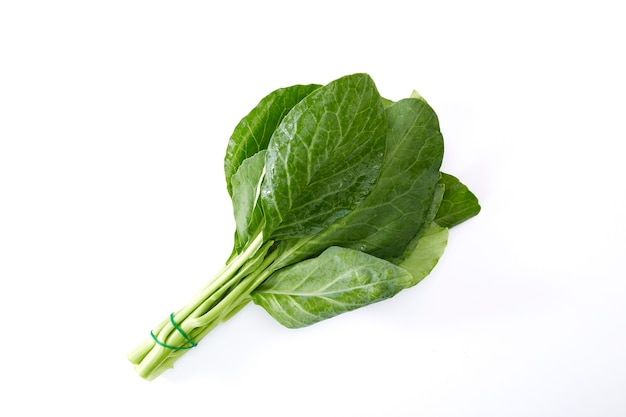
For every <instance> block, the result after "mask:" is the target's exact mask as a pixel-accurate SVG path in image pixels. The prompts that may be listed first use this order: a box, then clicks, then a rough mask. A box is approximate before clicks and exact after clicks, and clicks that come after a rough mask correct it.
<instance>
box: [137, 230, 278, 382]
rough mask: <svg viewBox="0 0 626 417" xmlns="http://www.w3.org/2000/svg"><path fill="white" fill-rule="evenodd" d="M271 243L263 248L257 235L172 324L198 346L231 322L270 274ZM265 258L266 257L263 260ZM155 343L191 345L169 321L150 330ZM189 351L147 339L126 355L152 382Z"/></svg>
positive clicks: (271, 260)
mask: <svg viewBox="0 0 626 417" xmlns="http://www.w3.org/2000/svg"><path fill="white" fill-rule="evenodd" d="M272 243H273V242H271V241H269V242H266V243H265V244H263V237H262V234H259V235H258V236H257V238H256V239H254V240H253V241H252V242H250V244H249V245H248V247H247V249H246V250H245V251H243V252H242V253H241V254H239V255H237V256H235V257H234V258H233V259H231V260H230V262H229V263H228V264H227V265H226V266H225V267H224V268H223V269H222V270H221V271H220V272H219V273H218V274H217V275H216V276H215V277H214V278H213V280H211V282H210V283H209V284H208V285H207V286H206V287H205V288H204V289H202V290H201V291H200V292H199V293H198V294H197V295H196V296H195V297H194V298H193V299H192V300H191V301H190V302H189V303H188V304H187V305H186V306H185V307H183V308H182V309H180V310H179V311H177V312H176V313H175V314H174V321H175V322H176V323H177V324H178V326H179V327H180V328H181V329H182V330H183V331H184V332H185V333H186V334H187V335H188V336H189V337H190V338H191V340H193V341H194V342H195V343H198V342H199V341H200V340H201V339H202V338H203V337H204V336H206V335H207V334H208V333H209V332H210V331H211V330H213V329H214V328H215V327H216V326H217V325H219V324H220V323H223V322H224V321H226V320H228V319H229V318H231V317H232V316H233V315H234V314H236V313H237V312H238V311H239V310H241V309H242V308H243V307H244V306H245V305H247V304H248V303H249V302H250V300H251V298H250V293H251V292H252V291H254V289H256V288H257V287H258V286H259V285H261V283H263V281H265V280H266V279H267V277H268V276H269V275H271V274H272V272H273V269H272V268H270V266H271V265H272V262H273V261H274V257H273V256H272V254H269V255H267V252H268V249H269V248H270V246H271V245H272ZM266 255H267V256H266ZM152 331H153V333H154V335H155V336H156V337H157V339H158V340H159V341H160V342H161V343H163V344H165V345H167V346H172V347H176V348H185V347H189V346H190V343H189V341H188V340H186V339H185V338H184V336H183V335H182V334H181V333H180V332H179V331H178V330H176V328H175V327H174V326H173V325H172V323H171V321H170V319H169V317H168V318H167V319H165V320H163V321H162V322H161V323H160V324H159V325H158V326H157V327H155V328H154V329H152ZM188 350H189V349H180V350H176V349H170V348H168V347H164V346H161V345H159V344H157V343H156V342H155V341H154V339H153V338H152V337H148V338H147V339H146V340H145V341H144V342H143V343H141V344H140V345H139V346H137V347H136V348H135V349H134V350H133V351H131V352H130V353H129V354H128V359H129V360H130V362H132V363H133V364H134V365H135V370H136V371H137V373H138V374H139V375H140V376H141V377H142V378H144V379H147V380H153V379H154V378H156V377H157V376H159V375H160V374H162V373H163V372H164V371H166V370H167V369H169V368H172V367H173V366H174V362H176V360H177V359H178V358H180V357H181V356H182V355H184V354H185V353H186V352H187V351H188Z"/></svg>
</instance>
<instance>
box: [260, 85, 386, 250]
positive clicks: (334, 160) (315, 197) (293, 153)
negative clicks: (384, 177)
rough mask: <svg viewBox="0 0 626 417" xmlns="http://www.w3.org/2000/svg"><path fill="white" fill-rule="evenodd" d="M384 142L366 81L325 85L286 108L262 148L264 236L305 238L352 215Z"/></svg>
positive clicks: (381, 118)
mask: <svg viewBox="0 0 626 417" xmlns="http://www.w3.org/2000/svg"><path fill="white" fill-rule="evenodd" d="M386 134H387V126H386V119H385V113H384V109H383V106H382V101H381V98H380V95H379V94H378V91H377V90H376V86H375V85H374V82H373V81H372V79H371V78H370V77H369V76H368V75H366V74H354V75H350V76H346V77H343V78H340V79H338V80H336V81H333V82H331V83H329V84H327V85H326V86H324V87H322V88H320V89H318V90H316V91H314V92H313V93H311V94H310V95H308V96H307V97H306V98H304V99H303V100H302V101H301V102H300V103H298V104H297V105H296V106H294V108H293V109H292V110H291V111H290V112H289V113H288V114H287V115H286V116H285V117H284V119H283V121H282V122H281V123H280V125H279V126H278V127H277V129H276V131H275V132H274V135H273V136H272V138H271V140H270V143H269V145H268V148H267V155H266V158H265V168H266V172H265V179H264V181H263V184H262V186H261V203H262V208H263V212H264V216H265V229H264V235H265V236H267V237H268V238H270V239H274V240H279V239H288V238H296V237H303V236H307V235H310V234H312V233H315V232H317V231H320V230H322V229H324V228H325V227H327V226H328V225H329V224H331V223H333V222H334V221H336V220H338V219H339V218H341V217H343V216H345V215H346V214H348V213H349V212H350V211H352V210H353V209H354V208H355V207H356V206H357V205H359V204H360V203H361V202H362V201H363V200H364V199H365V198H366V197H367V195H368V194H369V193H370V191H371V189H372V188H373V186H374V184H375V183H376V180H377V179H378V176H379V171H380V166H381V164H382V161H383V157H384V154H385V145H386V143H385V142H386Z"/></svg>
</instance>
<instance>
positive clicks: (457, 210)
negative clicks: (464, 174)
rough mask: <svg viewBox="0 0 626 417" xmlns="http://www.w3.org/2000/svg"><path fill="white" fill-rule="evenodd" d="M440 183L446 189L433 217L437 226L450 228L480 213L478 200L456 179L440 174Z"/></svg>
mask: <svg viewBox="0 0 626 417" xmlns="http://www.w3.org/2000/svg"><path fill="white" fill-rule="evenodd" d="M440 182H441V183H442V184H444V186H445V187H446V188H445V192H444V195H443V200H442V202H441V205H440V206H439V211H438V212H437V216H436V217H435V221H436V222H437V224H438V225H440V226H443V227H447V228H451V227H454V226H456V225H458V224H460V223H463V222H464V221H466V220H467V219H470V218H472V217H474V216H475V215H477V214H478V213H479V212H480V204H479V203H478V198H476V196H475V195H474V194H473V193H472V192H471V191H470V190H469V188H467V187H466V186H465V185H464V184H462V183H461V181H459V180H458V178H456V177H454V176H452V175H450V174H444V173H442V175H441V180H440Z"/></svg>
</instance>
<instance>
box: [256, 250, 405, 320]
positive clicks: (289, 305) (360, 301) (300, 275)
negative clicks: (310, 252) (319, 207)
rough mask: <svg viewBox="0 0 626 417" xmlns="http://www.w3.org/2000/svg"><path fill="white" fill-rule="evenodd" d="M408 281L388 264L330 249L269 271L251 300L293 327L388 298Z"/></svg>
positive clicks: (354, 252) (358, 252) (354, 253)
mask: <svg viewBox="0 0 626 417" xmlns="http://www.w3.org/2000/svg"><path fill="white" fill-rule="evenodd" d="M412 281H413V277H412V276H411V274H409V273H408V272H407V271H406V270H404V269H402V268H399V267H398V266H396V265H394V264H392V263H390V262H387V261H384V260H382V259H379V258H376V257H374V256H371V255H368V254H366V253H363V252H360V251H356V250H352V249H347V248H340V247H330V248H328V249H326V250H325V251H324V252H323V253H322V254H321V255H320V256H318V257H317V258H313V259H309V260H307V261H303V262H300V263H298V264H295V265H293V266H291V267H288V268H285V269H282V270H280V271H278V272H276V273H274V274H273V275H272V276H271V277H270V278H269V279H268V280H267V281H265V283H263V284H262V285H261V286H260V287H259V288H257V290H256V291H255V292H254V293H252V299H253V301H254V302H255V303H256V304H259V305H260V306H262V307H263V308H264V309H265V310H266V311H267V312H268V313H269V314H270V315H271V316H272V317H274V318H275V319H276V320H277V321H278V322H280V323H281V324H282V325H284V326H286V327H289V328H298V327H304V326H308V325H311V324H313V323H317V322H319V321H321V320H325V319H328V318H331V317H334V316H336V315H338V314H342V313H345V312H347V311H351V310H354V309H357V308H359V307H363V306H366V305H369V304H372V303H375V302H378V301H382V300H384V299H387V298H390V297H392V296H394V295H395V294H397V293H398V292H399V291H401V290H402V289H404V288H406V287H407V286H410V285H411V284H412Z"/></svg>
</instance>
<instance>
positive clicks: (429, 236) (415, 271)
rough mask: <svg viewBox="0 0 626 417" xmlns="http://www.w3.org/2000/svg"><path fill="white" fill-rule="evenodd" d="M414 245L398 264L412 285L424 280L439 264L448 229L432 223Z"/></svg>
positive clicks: (446, 242) (444, 247) (446, 240)
mask: <svg viewBox="0 0 626 417" xmlns="http://www.w3.org/2000/svg"><path fill="white" fill-rule="evenodd" d="M416 243H417V244H416V245H414V249H412V250H411V251H410V253H408V254H407V255H406V256H405V257H404V260H403V261H402V262H400V263H399V264H398V266H399V267H401V268H404V269H406V270H407V271H409V272H410V273H411V275H412V276H413V283H412V285H415V284H417V283H418V282H420V281H421V280H423V279H424V278H426V276H427V275H428V274H430V272H431V271H432V270H433V268H435V266H436V265H437V262H439V259H440V258H441V256H442V255H443V252H444V250H445V249H446V245H447V244H448V229H446V228H445V227H440V226H438V225H437V224H435V223H432V224H431V225H430V226H429V227H428V229H426V231H425V232H424V234H423V235H422V236H421V237H420V238H419V239H418V240H417V242H416Z"/></svg>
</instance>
